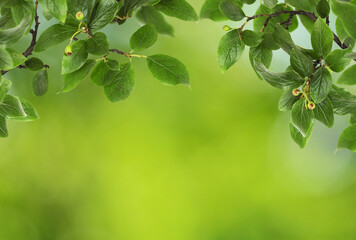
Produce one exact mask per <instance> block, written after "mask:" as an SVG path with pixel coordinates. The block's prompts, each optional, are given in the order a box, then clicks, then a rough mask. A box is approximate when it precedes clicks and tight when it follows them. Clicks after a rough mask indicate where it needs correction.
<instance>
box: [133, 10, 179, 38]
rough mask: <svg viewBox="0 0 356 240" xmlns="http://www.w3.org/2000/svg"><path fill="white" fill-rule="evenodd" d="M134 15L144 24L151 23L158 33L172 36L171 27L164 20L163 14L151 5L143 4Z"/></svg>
mask: <svg viewBox="0 0 356 240" xmlns="http://www.w3.org/2000/svg"><path fill="white" fill-rule="evenodd" d="M136 17H137V19H138V20H140V21H141V22H143V23H145V24H152V25H153V26H154V27H155V29H156V31H157V32H158V33H160V34H167V35H169V36H172V37H173V36H174V30H173V27H172V26H171V25H170V24H169V23H167V22H166V20H165V19H164V17H163V15H162V14H161V13H160V12H159V11H157V10H156V9H154V7H152V6H143V7H141V8H140V10H138V11H137V13H136Z"/></svg>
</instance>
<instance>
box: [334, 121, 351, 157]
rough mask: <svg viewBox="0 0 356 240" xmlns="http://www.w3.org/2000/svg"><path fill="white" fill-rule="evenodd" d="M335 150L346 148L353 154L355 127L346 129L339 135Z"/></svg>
mask: <svg viewBox="0 0 356 240" xmlns="http://www.w3.org/2000/svg"><path fill="white" fill-rule="evenodd" d="M337 148H338V149H341V148H346V149H349V150H351V151H353V152H355V151H356V125H352V126H350V127H348V128H346V129H345V130H344V131H343V132H342V133H341V135H340V138H339V141H338V143H337Z"/></svg>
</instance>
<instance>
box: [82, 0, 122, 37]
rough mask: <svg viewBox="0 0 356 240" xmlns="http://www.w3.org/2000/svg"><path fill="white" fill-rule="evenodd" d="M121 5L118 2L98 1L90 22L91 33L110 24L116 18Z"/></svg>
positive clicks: (109, 0) (113, 0)
mask: <svg viewBox="0 0 356 240" xmlns="http://www.w3.org/2000/svg"><path fill="white" fill-rule="evenodd" d="M118 10H119V5H118V3H117V2H116V0H96V1H95V5H94V8H93V12H92V14H91V17H90V21H89V25H88V26H89V29H91V31H96V30H99V29H101V28H103V27H105V26H106V25H107V24H109V23H110V22H111V21H112V20H113V19H114V17H115V16H116V13H117V11H118Z"/></svg>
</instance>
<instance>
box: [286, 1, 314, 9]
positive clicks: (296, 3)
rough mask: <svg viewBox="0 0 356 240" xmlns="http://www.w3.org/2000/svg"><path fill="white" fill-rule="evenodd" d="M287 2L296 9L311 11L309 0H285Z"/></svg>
mask: <svg viewBox="0 0 356 240" xmlns="http://www.w3.org/2000/svg"><path fill="white" fill-rule="evenodd" d="M286 2H287V3H289V4H291V5H292V6H293V7H295V8H297V9H301V10H304V11H312V10H313V9H312V7H313V6H312V4H311V2H310V1H309V0H286Z"/></svg>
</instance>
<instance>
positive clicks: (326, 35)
mask: <svg viewBox="0 0 356 240" xmlns="http://www.w3.org/2000/svg"><path fill="white" fill-rule="evenodd" d="M333 41H334V35H333V32H332V31H331V29H330V28H329V26H328V25H327V24H326V23H325V22H324V21H323V20H322V19H321V18H318V19H317V20H316V21H315V23H314V29H313V32H312V33H311V43H312V46H313V49H314V51H315V52H316V53H317V54H318V55H319V56H321V57H326V56H327V55H328V54H329V53H330V52H331V49H332V46H333Z"/></svg>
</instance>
